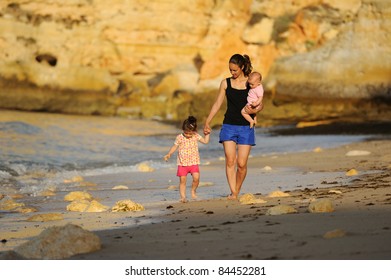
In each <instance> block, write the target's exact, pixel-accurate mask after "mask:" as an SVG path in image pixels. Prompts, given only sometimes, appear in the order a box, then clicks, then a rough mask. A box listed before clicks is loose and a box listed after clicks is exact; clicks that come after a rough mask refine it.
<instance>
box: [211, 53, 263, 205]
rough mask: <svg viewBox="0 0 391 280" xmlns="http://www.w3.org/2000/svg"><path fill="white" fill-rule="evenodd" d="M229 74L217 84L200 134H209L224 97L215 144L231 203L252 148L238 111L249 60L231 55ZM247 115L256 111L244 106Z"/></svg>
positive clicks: (243, 99) (250, 135)
mask: <svg viewBox="0 0 391 280" xmlns="http://www.w3.org/2000/svg"><path fill="white" fill-rule="evenodd" d="M229 71H230V73H231V75H232V76H231V77H230V78H227V79H224V80H222V81H221V83H220V89H219V93H218V96H217V99H216V101H215V103H214V104H213V106H212V108H211V110H210V113H209V116H208V118H207V119H206V121H205V126H204V134H209V133H210V132H211V128H210V122H211V121H212V119H213V117H214V116H215V115H216V113H217V112H218V111H219V109H220V107H221V105H222V104H223V102H224V97H225V96H226V97H227V111H226V112H225V115H224V121H223V126H222V127H221V131H220V140H219V142H220V143H222V144H223V146H224V153H225V172H226V176H227V181H228V185H229V187H230V189H231V194H230V195H229V196H228V199H232V200H234V199H237V198H238V195H239V192H240V189H241V187H242V184H243V181H244V179H245V178H246V174H247V161H248V157H249V155H250V150H251V146H254V145H255V130H254V128H250V123H249V122H248V121H247V120H246V119H245V118H244V117H243V116H242V114H241V110H242V108H243V107H244V106H245V105H246V104H247V95H248V91H249V87H248V86H247V79H248V75H249V74H250V73H251V71H252V66H251V61H250V58H249V57H248V56H247V55H241V54H234V55H233V56H232V57H231V58H230V60H229ZM261 110H262V108H261ZM259 111H260V110H259ZM247 112H248V113H249V114H255V113H256V112H257V111H256V110H254V109H251V108H250V107H248V106H247Z"/></svg>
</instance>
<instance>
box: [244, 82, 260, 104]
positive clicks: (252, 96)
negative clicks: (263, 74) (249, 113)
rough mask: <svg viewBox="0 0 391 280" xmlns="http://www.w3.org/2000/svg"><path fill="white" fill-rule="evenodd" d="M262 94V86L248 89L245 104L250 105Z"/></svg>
mask: <svg viewBox="0 0 391 280" xmlns="http://www.w3.org/2000/svg"><path fill="white" fill-rule="evenodd" d="M262 96H263V86H262V85H259V86H257V87H256V88H252V89H250V91H249V92H248V96H247V105H252V103H253V102H255V101H257V100H258V98H260V97H262Z"/></svg>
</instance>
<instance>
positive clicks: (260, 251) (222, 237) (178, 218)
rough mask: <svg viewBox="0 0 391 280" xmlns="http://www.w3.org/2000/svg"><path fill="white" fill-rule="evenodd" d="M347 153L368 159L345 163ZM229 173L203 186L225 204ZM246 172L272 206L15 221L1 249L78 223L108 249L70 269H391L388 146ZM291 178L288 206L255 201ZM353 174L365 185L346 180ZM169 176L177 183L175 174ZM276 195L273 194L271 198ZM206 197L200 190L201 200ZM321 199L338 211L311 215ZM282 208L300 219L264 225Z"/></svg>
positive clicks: (273, 160) (276, 161)
mask: <svg viewBox="0 0 391 280" xmlns="http://www.w3.org/2000/svg"><path fill="white" fill-rule="evenodd" d="M349 151H369V152H370V154H369V155H363V156H347V155H346V153H347V152H349ZM223 165H224V163H223V162H214V163H211V164H210V165H208V166H203V167H202V176H203V178H207V181H210V180H213V182H214V184H215V185H214V186H211V187H210V188H217V186H220V189H219V191H221V190H223V191H222V192H224V191H225V193H221V195H222V196H223V195H226V194H227V193H228V187H226V186H224V185H225V184H226V183H225V182H226V181H225V174H224V169H223ZM265 166H269V167H270V168H264V167H265ZM249 167H250V168H249V173H248V176H247V178H246V181H245V185H244V186H243V190H242V194H245V193H247V192H249V190H251V192H252V193H253V194H254V195H255V196H256V198H259V199H263V200H265V201H266V202H265V203H257V204H241V203H240V202H239V201H228V200H227V199H226V198H225V197H221V198H215V199H200V200H198V201H190V202H189V203H171V202H170V203H161V204H160V205H159V206H157V211H155V212H154V213H151V212H148V211H146V212H138V213H136V214H128V213H109V212H103V213H82V214H83V215H82V214H79V213H64V214H65V215H66V219H65V220H64V221H52V222H47V223H36V224H34V223H31V222H30V223H29V224H28V225H29V226H26V225H27V222H25V221H20V220H15V221H14V224H15V226H14V227H12V226H7V228H4V227H3V228H2V229H1V231H0V234H1V237H0V238H1V239H3V240H7V242H6V243H5V245H3V246H8V247H4V248H7V249H8V250H11V249H12V247H13V246H16V245H17V244H18V241H20V240H25V239H26V238H29V237H31V236H34V235H36V234H38V233H39V232H40V229H42V228H43V227H48V226H50V225H58V224H61V223H62V224H64V223H68V222H72V223H76V224H79V225H82V226H83V227H84V228H86V229H89V230H92V231H94V232H95V233H96V234H97V235H98V236H99V237H100V238H101V241H102V249H101V250H99V251H97V252H94V253H90V254H84V255H77V256H74V257H73V259H103V260H113V259H129V260H130V259H168V260H171V259H177V260H187V259H195V260H197V259H199V260H202V259H211V260H217V259H288V260H292V259H301V260H311V259H320V260H327V259H329V260H339V259H346V260H354V259H372V260H378V259H388V260H389V259H391V176H390V175H391V141H390V140H388V139H384V140H374V141H365V142H360V143H354V144H351V145H348V146H342V147H338V148H333V149H329V150H322V151H318V152H305V153H294V154H286V155H270V156H264V157H257V158H250V160H249ZM268 169H269V170H268ZM285 169H289V170H291V172H290V175H289V176H291V177H289V178H290V179H289V180H293V181H294V182H291V190H289V191H287V193H289V194H290V196H288V197H276V198H270V197H268V196H267V195H268V193H262V192H256V191H254V190H256V189H257V188H256V186H260V185H262V184H270V182H268V181H263V180H262V178H263V176H264V175H265V174H266V173H267V172H274V178H281V179H284V178H283V177H284V176H285V174H286V173H284V172H283V170H285ZM351 169H355V170H356V171H357V172H358V175H354V176H347V175H345V172H347V171H349V170H351ZM292 170H294V171H293V174H294V176H293V177H292ZM164 172H165V173H164V176H166V177H170V176H172V174H171V173H172V172H173V171H172V170H166V171H164ZM312 173H314V174H320V173H325V174H327V176H326V179H322V180H318V181H316V182H312V183H308V182H306V181H305V179H304V178H305V176H304V175H306V174H312ZM255 174H256V175H255ZM336 174H337V175H336ZM155 176H156V175H155ZM159 176H160V175H159ZM161 176H163V175H161ZM105 178H106V180H113V178H112V177H111V178H107V176H106V177H105V176H103V177H102V178H100V179H99V180H101V181H102V180H103V181H104V180H105ZM318 178H319V177H318ZM278 187H279V186H278V184H276V185H274V186H270V189H274V190H278ZM203 191H204V189H203V188H202V187H200V188H199V194H200V197H201V198H202V192H203ZM330 191H331V192H330ZM104 195H106V196H108V194H107V193H105V194H104ZM102 196H103V195H102ZM321 198H328V199H330V200H331V201H332V203H333V205H334V208H335V210H334V211H333V212H329V213H310V212H309V211H308V205H309V203H310V202H311V201H313V200H315V199H321ZM114 199H116V198H114ZM276 205H289V206H292V207H293V208H295V209H296V210H297V211H298V212H297V213H295V214H284V215H278V216H270V215H266V213H267V211H268V209H270V208H271V207H273V206H276ZM155 210H156V209H155ZM30 216H31V214H30ZM4 219H6V218H5V217H2V218H0V221H1V220H4ZM7 219H10V218H9V217H8V216H7ZM131 219H132V220H133V221H134V220H135V219H136V220H139V221H147V223H146V224H145V223H140V224H134V225H133V226H129V225H128V224H127V223H126V220H131ZM8 222H9V220H8ZM7 224H8V225H9V224H10V223H7ZM16 225H17V229H16ZM4 248H3V251H4Z"/></svg>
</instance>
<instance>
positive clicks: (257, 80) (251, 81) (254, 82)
mask: <svg viewBox="0 0 391 280" xmlns="http://www.w3.org/2000/svg"><path fill="white" fill-rule="evenodd" d="M261 82H262V75H261V73H259V72H252V73H251V74H250V75H249V76H248V80H247V83H248V85H249V86H250V88H256V87H257V86H259V85H260V84H261Z"/></svg>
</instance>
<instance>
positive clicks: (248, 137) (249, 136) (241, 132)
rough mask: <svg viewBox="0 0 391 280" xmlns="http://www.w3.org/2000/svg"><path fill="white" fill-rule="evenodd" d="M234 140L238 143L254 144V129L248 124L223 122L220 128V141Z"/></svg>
mask: <svg viewBox="0 0 391 280" xmlns="http://www.w3.org/2000/svg"><path fill="white" fill-rule="evenodd" d="M224 141H234V142H235V143H236V144H239V145H250V146H255V129H254V127H253V128H250V126H249V125H232V124H223V126H222V127H221V130H220V140H219V142H220V143H223V142H224Z"/></svg>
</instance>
